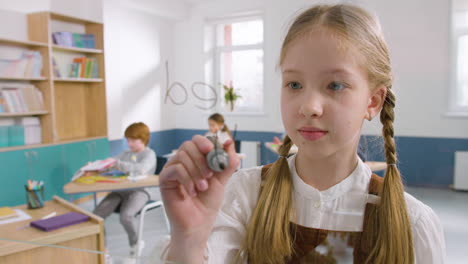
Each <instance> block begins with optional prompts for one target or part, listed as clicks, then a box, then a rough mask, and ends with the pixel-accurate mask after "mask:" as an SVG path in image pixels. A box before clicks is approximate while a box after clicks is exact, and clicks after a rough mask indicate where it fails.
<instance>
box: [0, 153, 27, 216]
mask: <svg viewBox="0 0 468 264" xmlns="http://www.w3.org/2000/svg"><path fill="white" fill-rule="evenodd" d="M29 171H30V168H29V163H28V162H27V159H26V157H25V151H22V150H21V151H20V150H18V151H7V152H0V182H1V184H0V207H2V206H15V205H20V204H24V203H26V192H25V189H24V185H25V184H26V182H27V179H28V178H29Z"/></svg>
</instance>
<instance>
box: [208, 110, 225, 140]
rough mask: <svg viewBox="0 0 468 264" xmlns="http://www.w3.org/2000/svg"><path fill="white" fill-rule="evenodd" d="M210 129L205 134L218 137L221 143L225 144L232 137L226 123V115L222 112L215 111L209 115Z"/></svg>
mask: <svg viewBox="0 0 468 264" xmlns="http://www.w3.org/2000/svg"><path fill="white" fill-rule="evenodd" d="M208 126H209V131H208V132H207V133H206V134H205V136H211V137H217V138H218V142H219V143H220V144H224V142H226V141H227V140H229V139H232V135H231V131H229V128H228V126H227V125H226V124H225V123H224V117H223V115H221V114H218V113H215V114H212V115H211V116H210V117H208Z"/></svg>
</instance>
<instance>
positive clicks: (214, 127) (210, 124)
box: [208, 119, 222, 133]
mask: <svg viewBox="0 0 468 264" xmlns="http://www.w3.org/2000/svg"><path fill="white" fill-rule="evenodd" d="M208 127H209V129H210V132H211V133H217V132H218V131H219V130H220V129H221V127H222V125H220V124H218V123H216V122H215V121H213V120H211V119H208Z"/></svg>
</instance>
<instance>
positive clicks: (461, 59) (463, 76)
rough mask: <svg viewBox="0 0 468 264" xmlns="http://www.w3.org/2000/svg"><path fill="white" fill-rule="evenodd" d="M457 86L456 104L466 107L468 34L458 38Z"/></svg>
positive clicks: (467, 97)
mask: <svg viewBox="0 0 468 264" xmlns="http://www.w3.org/2000/svg"><path fill="white" fill-rule="evenodd" d="M457 57H458V67H457V86H458V87H459V91H460V95H459V96H458V98H457V99H458V104H460V105H464V106H466V105H468V34H466V35H464V36H461V37H459V38H458V56H457Z"/></svg>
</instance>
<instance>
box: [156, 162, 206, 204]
mask: <svg viewBox="0 0 468 264" xmlns="http://www.w3.org/2000/svg"><path fill="white" fill-rule="evenodd" d="M174 182H178V183H179V184H181V185H183V186H184V188H185V190H186V191H187V193H188V194H189V195H190V196H192V197H193V196H196V195H197V191H196V190H195V185H194V182H193V179H192V177H190V175H189V173H188V171H187V169H186V168H185V167H184V165H183V164H182V163H177V164H174V165H170V166H168V167H166V168H164V170H163V171H162V172H161V175H160V188H161V189H173V188H174V187H175V186H174Z"/></svg>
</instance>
